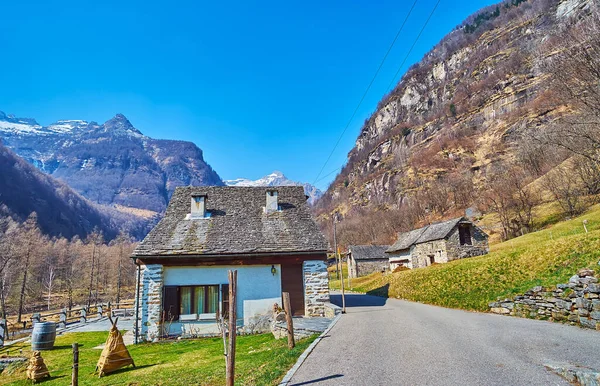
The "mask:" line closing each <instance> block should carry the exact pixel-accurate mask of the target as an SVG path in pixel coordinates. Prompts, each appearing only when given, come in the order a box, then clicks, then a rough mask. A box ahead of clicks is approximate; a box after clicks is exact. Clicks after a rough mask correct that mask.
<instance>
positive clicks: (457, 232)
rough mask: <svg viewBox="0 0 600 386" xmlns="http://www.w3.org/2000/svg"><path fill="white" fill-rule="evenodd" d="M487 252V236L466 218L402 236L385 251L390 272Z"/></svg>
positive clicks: (420, 229) (432, 225)
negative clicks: (399, 268)
mask: <svg viewBox="0 0 600 386" xmlns="http://www.w3.org/2000/svg"><path fill="white" fill-rule="evenodd" d="M488 252H489V246H488V235H487V234H486V233H485V232H484V231H483V230H481V229H480V228H479V227H478V226H476V225H475V224H474V223H473V222H472V221H470V220H468V219H466V218H464V217H458V218H455V219H452V220H448V221H444V222H439V223H435V224H430V225H427V226H424V227H422V228H419V229H415V230H412V231H409V232H405V233H400V234H399V235H398V240H396V242H395V243H394V245H392V246H391V247H390V248H388V250H387V251H386V253H387V255H388V256H389V262H390V269H391V270H394V269H396V268H397V267H399V266H404V267H407V268H421V267H427V266H429V265H431V264H433V263H447V262H449V261H452V260H457V259H463V258H465V257H472V256H479V255H485V254H487V253H488Z"/></svg>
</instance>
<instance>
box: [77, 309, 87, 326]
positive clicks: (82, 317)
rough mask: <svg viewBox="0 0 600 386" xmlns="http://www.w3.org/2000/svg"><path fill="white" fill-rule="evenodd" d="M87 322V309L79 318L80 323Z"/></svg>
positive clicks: (83, 310)
mask: <svg viewBox="0 0 600 386" xmlns="http://www.w3.org/2000/svg"><path fill="white" fill-rule="evenodd" d="M86 321H87V310H86V308H85V307H83V308H82V309H81V316H80V317H79V322H80V323H85V322H86Z"/></svg>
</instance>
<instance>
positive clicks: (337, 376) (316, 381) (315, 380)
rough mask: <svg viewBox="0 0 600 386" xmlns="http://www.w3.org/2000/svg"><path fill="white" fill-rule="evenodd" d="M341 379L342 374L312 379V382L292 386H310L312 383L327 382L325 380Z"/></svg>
mask: <svg viewBox="0 0 600 386" xmlns="http://www.w3.org/2000/svg"><path fill="white" fill-rule="evenodd" d="M341 377H343V375H342V374H335V375H328V376H326V377H322V378H317V379H313V380H312V381H306V382H300V383H294V384H292V386H302V385H311V384H313V383H319V382H322V381H327V380H330V379H335V378H341Z"/></svg>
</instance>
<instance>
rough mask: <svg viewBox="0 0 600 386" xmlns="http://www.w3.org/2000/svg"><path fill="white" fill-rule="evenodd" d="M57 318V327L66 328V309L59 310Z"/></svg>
mask: <svg viewBox="0 0 600 386" xmlns="http://www.w3.org/2000/svg"><path fill="white" fill-rule="evenodd" d="M59 318H60V320H59V322H58V327H60V328H65V327H67V309H66V308H63V309H62V310H60V316H59Z"/></svg>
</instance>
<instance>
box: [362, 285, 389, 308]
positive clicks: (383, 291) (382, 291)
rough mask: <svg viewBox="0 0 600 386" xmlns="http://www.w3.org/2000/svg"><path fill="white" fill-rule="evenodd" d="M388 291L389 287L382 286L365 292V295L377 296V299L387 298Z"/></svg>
mask: <svg viewBox="0 0 600 386" xmlns="http://www.w3.org/2000/svg"><path fill="white" fill-rule="evenodd" d="M389 291H390V285H389V284H386V285H383V286H381V287H379V288H375V289H372V290H370V291H367V295H371V296H379V297H382V298H387V297H388V295H389ZM384 304H385V302H384Z"/></svg>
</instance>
